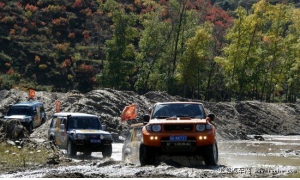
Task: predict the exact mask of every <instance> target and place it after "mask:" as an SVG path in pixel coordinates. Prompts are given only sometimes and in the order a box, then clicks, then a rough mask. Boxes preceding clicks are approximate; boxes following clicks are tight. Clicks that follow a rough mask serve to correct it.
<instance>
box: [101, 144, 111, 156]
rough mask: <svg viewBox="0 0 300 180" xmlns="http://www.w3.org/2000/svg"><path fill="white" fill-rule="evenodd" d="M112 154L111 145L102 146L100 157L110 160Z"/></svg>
mask: <svg viewBox="0 0 300 180" xmlns="http://www.w3.org/2000/svg"><path fill="white" fill-rule="evenodd" d="M111 154H112V145H111V144H110V145H108V146H107V145H105V146H103V150H102V156H103V157H104V158H110V157H111Z"/></svg>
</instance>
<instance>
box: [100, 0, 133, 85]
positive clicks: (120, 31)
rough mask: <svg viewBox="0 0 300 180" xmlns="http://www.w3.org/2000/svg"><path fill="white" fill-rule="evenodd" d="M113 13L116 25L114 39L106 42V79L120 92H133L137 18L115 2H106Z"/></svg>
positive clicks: (108, 83)
mask: <svg viewBox="0 0 300 180" xmlns="http://www.w3.org/2000/svg"><path fill="white" fill-rule="evenodd" d="M106 5H107V8H108V10H109V11H110V12H111V13H112V21H113V23H114V27H113V28H114V33H113V38H112V39H111V40H108V41H107V42H106V47H107V50H106V60H107V61H108V64H107V66H105V67H104V68H105V78H107V79H106V82H104V83H107V86H108V87H110V88H116V89H120V90H122V89H123V90H128V89H130V90H133V89H134V83H132V84H131V83H130V78H131V75H132V74H134V71H135V53H134V49H135V48H134V44H133V42H134V39H135V37H137V35H138V34H137V30H136V29H135V28H134V27H133V25H135V23H136V17H135V15H134V14H133V13H130V14H126V13H125V11H124V9H123V8H121V7H120V5H119V4H117V3H116V2H115V1H113V0H111V1H107V2H106Z"/></svg>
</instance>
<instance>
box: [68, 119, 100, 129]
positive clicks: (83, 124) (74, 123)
mask: <svg viewBox="0 0 300 180" xmlns="http://www.w3.org/2000/svg"><path fill="white" fill-rule="evenodd" d="M68 126H69V128H68V129H69V130H72V129H95V130H101V129H102V126H101V124H100V121H99V119H98V118H96V117H70V119H69V125H68Z"/></svg>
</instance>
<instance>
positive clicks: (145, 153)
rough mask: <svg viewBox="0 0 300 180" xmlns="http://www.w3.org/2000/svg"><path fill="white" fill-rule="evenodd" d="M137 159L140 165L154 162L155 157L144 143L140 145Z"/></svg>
mask: <svg viewBox="0 0 300 180" xmlns="http://www.w3.org/2000/svg"><path fill="white" fill-rule="evenodd" d="M139 159H140V163H141V166H145V165H153V164H154V160H155V157H154V154H153V152H151V150H150V147H147V146H146V145H145V144H141V145H140V152H139Z"/></svg>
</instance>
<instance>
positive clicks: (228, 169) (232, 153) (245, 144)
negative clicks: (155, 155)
mask: <svg viewBox="0 0 300 180" xmlns="http://www.w3.org/2000/svg"><path fill="white" fill-rule="evenodd" d="M262 138H263V139H264V140H262V139H261V140H236V141H219V142H218V147H219V166H215V167H207V166H205V165H201V164H200V165H199V166H198V167H186V166H182V165H174V164H168V163H165V162H162V163H161V164H159V165H157V166H144V167H141V166H140V165H138V164H135V163H132V162H123V161H122V145H123V144H121V143H114V144H113V154H112V157H111V158H110V159H103V157H102V154H101V153H92V156H91V158H89V159H81V158H80V155H79V156H78V157H77V158H76V159H71V161H72V162H75V164H76V165H68V164H67V165H66V164H65V165H61V166H59V167H48V168H45V167H43V168H41V169H34V170H22V171H20V172H7V173H3V174H0V178H39V177H56V178H62V177H78V178H81V177H95V178H96V177H97V178H99V177H105V178H117V177H119V178H120V177H129V178H140V177H141V178H142V177H144V178H146V177H152V178H153V177H156V178H160V177H165V178H166V177H168V178H170V177H179V178H200V177H281V176H282V175H288V174H291V173H299V172H300V171H299V170H300V163H299V162H300V155H299V153H300V136H269V135H264V136H262ZM72 164H74V163H72Z"/></svg>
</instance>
